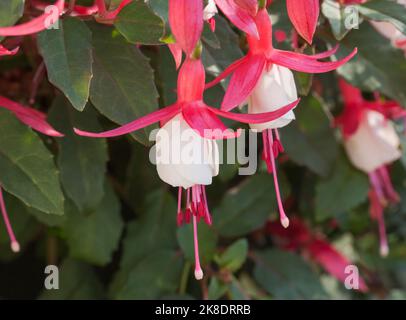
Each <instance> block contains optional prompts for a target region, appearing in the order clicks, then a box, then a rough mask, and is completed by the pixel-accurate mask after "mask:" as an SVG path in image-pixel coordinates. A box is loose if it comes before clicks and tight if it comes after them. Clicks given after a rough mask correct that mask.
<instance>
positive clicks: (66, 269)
mask: <svg viewBox="0 0 406 320" xmlns="http://www.w3.org/2000/svg"><path fill="white" fill-rule="evenodd" d="M103 298H104V292H103V287H102V284H101V283H100V281H99V279H98V278H97V277H96V274H95V272H94V270H93V269H92V268H91V267H90V266H89V265H87V264H85V263H83V262H79V261H76V260H72V259H66V260H65V261H64V262H63V263H62V265H61V266H60V267H59V289H58V290H44V291H43V293H42V294H41V296H40V297H39V299H42V300H89V299H103Z"/></svg>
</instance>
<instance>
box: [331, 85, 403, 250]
mask: <svg viewBox="0 0 406 320" xmlns="http://www.w3.org/2000/svg"><path fill="white" fill-rule="evenodd" d="M339 85H340V89H341V92H342V96H343V100H344V111H343V113H342V114H341V115H340V116H339V117H337V119H336V120H335V123H336V124H337V125H338V126H339V127H340V129H341V131H342V133H343V137H344V147H345V150H346V152H347V155H348V157H349V159H350V161H351V162H352V164H353V165H354V166H355V167H356V168H357V169H359V170H361V171H363V172H365V173H366V174H368V176H369V180H370V183H371V189H370V191H369V199H370V215H371V218H372V219H374V220H376V221H377V222H378V226H379V235H380V252H381V255H382V256H386V255H387V254H388V252H389V248H388V242H387V237H386V231H385V222H384V215H383V211H384V207H386V205H387V204H388V203H396V202H398V201H399V196H398V194H397V193H396V191H395V189H394V188H393V186H392V182H391V180H390V176H389V173H388V168H387V166H388V165H389V164H391V163H392V162H394V161H396V160H398V159H399V158H400V157H401V156H402V153H401V150H400V139H399V137H398V134H397V133H396V130H395V128H394V126H393V123H392V122H391V120H390V119H393V118H400V117H405V116H406V111H405V110H403V109H402V108H401V107H400V106H399V105H398V104H397V103H396V102H393V101H389V102H382V101H380V100H375V101H366V100H365V99H364V98H363V97H362V93H361V91H360V90H359V89H357V88H355V87H353V86H351V85H350V84H348V83H347V82H345V81H344V80H343V79H340V83H339Z"/></svg>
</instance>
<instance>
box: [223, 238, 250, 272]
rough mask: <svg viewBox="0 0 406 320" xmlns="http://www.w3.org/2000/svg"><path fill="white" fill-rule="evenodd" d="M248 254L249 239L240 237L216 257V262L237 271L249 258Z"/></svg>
mask: <svg viewBox="0 0 406 320" xmlns="http://www.w3.org/2000/svg"><path fill="white" fill-rule="evenodd" d="M247 254H248V241H247V239H240V240H238V241H236V242H234V243H233V244H232V245H231V246H229V247H228V248H227V250H226V251H224V252H223V253H222V254H220V255H219V256H218V257H217V258H216V262H217V264H218V265H219V266H220V267H221V268H222V269H226V270H228V271H231V272H235V271H237V270H238V269H240V268H241V266H242V265H243V264H244V262H245V260H246V259H247Z"/></svg>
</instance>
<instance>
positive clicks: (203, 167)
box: [75, 0, 298, 279]
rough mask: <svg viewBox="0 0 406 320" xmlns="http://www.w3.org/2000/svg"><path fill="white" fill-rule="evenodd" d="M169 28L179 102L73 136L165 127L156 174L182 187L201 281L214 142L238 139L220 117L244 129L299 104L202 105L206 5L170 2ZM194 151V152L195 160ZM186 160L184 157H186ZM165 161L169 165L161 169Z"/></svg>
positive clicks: (196, 0)
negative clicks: (244, 109) (243, 108)
mask: <svg viewBox="0 0 406 320" xmlns="http://www.w3.org/2000/svg"><path fill="white" fill-rule="evenodd" d="M169 22H170V24H171V30H172V33H173V35H174V36H175V40H176V43H177V45H178V46H179V47H180V48H181V49H182V50H183V51H184V53H185V54H186V60H185V61H184V63H183V64H182V66H181V68H180V70H179V74H178V83H177V95H178V98H177V102H176V103H175V104H173V105H171V106H168V107H165V108H163V109H160V110H157V111H155V112H152V113H150V114H148V115H146V116H143V117H141V118H139V119H137V120H135V121H133V122H130V123H128V124H126V125H123V126H121V127H119V128H117V129H113V130H110V131H106V132H102V133H92V132H85V131H82V130H79V129H75V132H76V133H77V134H79V135H82V136H88V137H114V136H119V135H123V134H127V133H130V132H133V131H136V130H138V129H141V128H144V127H146V126H148V125H151V124H153V123H156V122H160V123H161V125H162V127H161V129H160V130H159V131H158V134H157V142H156V145H155V148H156V155H157V170H158V174H159V176H160V177H161V179H162V180H163V181H165V182H167V183H168V184H170V185H172V186H174V187H179V191H178V213H177V221H178V224H182V223H188V222H190V220H191V219H192V220H193V229H194V244H195V258H196V262H195V277H196V279H201V278H202V277H203V271H202V269H201V266H200V260H199V254H198V251H199V250H198V237H197V226H196V225H197V222H198V220H199V219H201V218H203V219H204V221H205V222H206V223H208V224H211V215H210V212H209V209H208V205H207V198H206V191H205V186H206V185H209V184H211V181H212V177H213V176H215V175H217V172H218V163H219V160H218V158H219V155H218V150H217V144H216V142H215V140H216V139H227V138H234V137H236V136H238V134H239V132H232V131H230V130H229V129H227V127H226V126H225V125H224V124H223V123H222V122H221V120H220V119H219V118H218V116H220V117H225V118H228V119H232V120H235V121H239V122H243V123H261V122H268V121H272V120H275V119H277V118H279V117H281V116H283V115H284V114H285V113H287V112H289V111H290V110H291V109H292V108H294V107H295V106H296V105H297V103H298V100H297V101H294V102H292V103H290V104H289V105H287V106H283V107H282V108H280V109H278V110H276V111H272V112H266V113H261V114H238V113H231V112H228V111H223V110H219V109H216V108H213V107H210V106H208V105H207V104H205V103H204V101H203V92H204V87H205V70H204V66H203V64H202V61H201V59H200V49H199V48H200V47H199V46H198V42H199V39H200V35H201V32H202V29H203V7H202V1H200V0H170V1H169ZM184 134H186V135H187V138H186V139H187V140H182V136H183V135H184ZM179 140H180V141H179ZM186 141H187V142H188V143H186ZM190 150H193V151H194V152H192V155H190V152H189V151H190ZM184 154H186V157H182V155H184ZM162 159H164V160H166V161H163V162H161V163H160V162H159V161H160V160H162ZM184 189H185V191H183V190H184ZM184 192H186V201H185V209H182V196H183V193H184Z"/></svg>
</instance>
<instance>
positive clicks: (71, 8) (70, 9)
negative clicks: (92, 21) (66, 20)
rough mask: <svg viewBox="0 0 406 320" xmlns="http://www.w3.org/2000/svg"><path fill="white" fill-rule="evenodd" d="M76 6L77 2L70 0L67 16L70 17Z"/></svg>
mask: <svg viewBox="0 0 406 320" xmlns="http://www.w3.org/2000/svg"><path fill="white" fill-rule="evenodd" d="M75 5H76V0H70V1H69V6H68V10H67V11H66V13H65V15H67V16H69V15H70V14H71V13H72V12H73V10H74V9H75Z"/></svg>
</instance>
